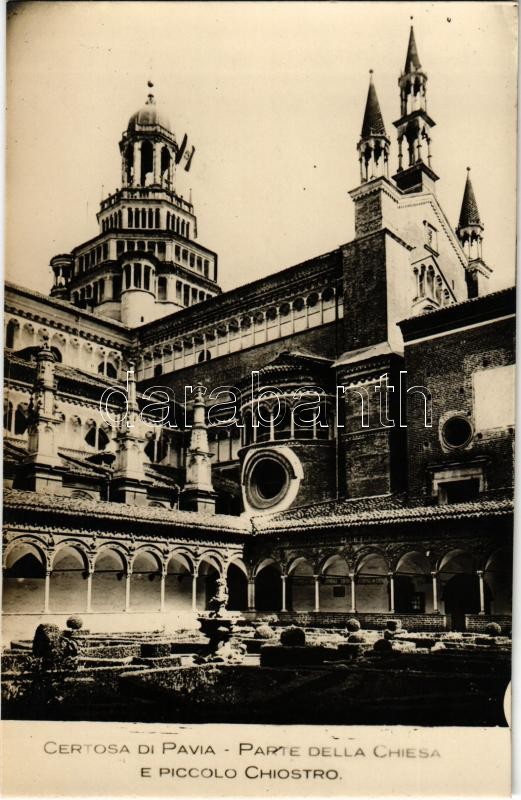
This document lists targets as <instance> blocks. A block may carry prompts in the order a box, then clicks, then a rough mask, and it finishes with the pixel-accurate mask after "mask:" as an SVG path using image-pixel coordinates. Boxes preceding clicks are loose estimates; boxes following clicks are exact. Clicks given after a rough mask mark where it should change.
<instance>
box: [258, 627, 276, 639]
mask: <svg viewBox="0 0 521 800" xmlns="http://www.w3.org/2000/svg"><path fill="white" fill-rule="evenodd" d="M274 636H275V631H274V630H273V628H270V626H269V625H259V627H258V628H256V629H255V633H254V634H253V638H254V639H273V637H274Z"/></svg>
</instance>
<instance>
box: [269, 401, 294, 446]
mask: <svg viewBox="0 0 521 800" xmlns="http://www.w3.org/2000/svg"><path fill="white" fill-rule="evenodd" d="M273 424H274V426H275V439H289V438H290V435H291V409H290V407H289V406H288V404H287V403H285V402H284V401H281V403H280V410H279V413H278V415H277V417H276V418H275V419H274V420H273Z"/></svg>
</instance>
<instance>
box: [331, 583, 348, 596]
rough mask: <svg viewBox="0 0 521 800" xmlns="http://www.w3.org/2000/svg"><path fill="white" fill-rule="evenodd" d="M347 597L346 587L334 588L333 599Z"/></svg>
mask: <svg viewBox="0 0 521 800" xmlns="http://www.w3.org/2000/svg"><path fill="white" fill-rule="evenodd" d="M345 596H346V587H345V586H333V597H345Z"/></svg>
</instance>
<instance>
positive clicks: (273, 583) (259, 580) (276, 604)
mask: <svg viewBox="0 0 521 800" xmlns="http://www.w3.org/2000/svg"><path fill="white" fill-rule="evenodd" d="M281 607H282V580H281V577H280V571H279V570H278V569H277V567H275V566H273V564H269V565H268V566H267V567H264V569H261V571H260V572H259V574H258V575H257V577H256V578H255V608H256V609H257V611H280V609H281Z"/></svg>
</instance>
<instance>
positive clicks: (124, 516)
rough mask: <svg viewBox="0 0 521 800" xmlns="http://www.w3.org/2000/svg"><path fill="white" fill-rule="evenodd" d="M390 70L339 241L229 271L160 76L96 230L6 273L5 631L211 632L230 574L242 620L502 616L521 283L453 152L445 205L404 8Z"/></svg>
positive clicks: (506, 620) (372, 109)
mask: <svg viewBox="0 0 521 800" xmlns="http://www.w3.org/2000/svg"><path fill="white" fill-rule="evenodd" d="M149 88H150V89H152V87H151V86H150V87H149ZM398 88H399V97H398V98H397V100H399V117H398V119H397V120H396V121H395V122H394V123H393V125H394V128H395V132H394V133H391V127H390V126H389V123H388V121H386V120H384V119H383V116H382V113H381V109H380V105H379V102H378V96H377V91H376V86H375V83H374V81H373V75H372V74H371V75H370V78H369V87H368V92H367V101H366V106H365V110H364V111H363V113H361V115H360V116H361V133H360V138H359V140H358V142H353V158H357V159H358V162H359V165H360V182H359V184H358V186H356V187H354V188H352V189H351V191H350V192H349V194H350V197H351V199H352V202H353V205H354V219H355V236H354V238H353V239H352V241H349V242H347V243H345V244H341V245H339V246H338V247H337V248H336V249H334V250H332V251H331V252H327V253H323V254H322V255H319V256H317V257H312V258H310V259H309V260H307V261H305V262H303V263H299V264H295V265H292V266H289V267H288V268H286V269H284V270H282V271H280V272H277V273H275V274H273V275H270V276H269V277H267V278H262V279H259V280H255V281H253V282H251V283H249V284H246V285H243V286H239V287H237V288H235V289H232V290H231V291H226V292H223V291H222V290H221V289H220V286H219V282H218V281H219V264H218V257H217V254H216V253H215V252H214V251H213V250H212V249H211V248H210V247H208V246H206V244H202V243H201V239H200V238H199V235H200V234H201V238H202V240H203V241H204V231H199V230H198V223H197V216H196V212H195V208H194V206H193V204H192V202H191V199H188V200H187V199H186V198H185V197H183V196H182V195H181V194H179V193H178V182H177V178H176V176H177V174H178V173H179V171H180V170H183V169H184V170H188V169H191V168H193V165H194V164H196V163H197V162H196V158H195V155H194V154H195V148H194V147H193V146H192V145H191V144H190V143H189V142H188V139H187V136H186V135H182V132H179V131H174V129H173V127H172V126H171V124H170V122H169V120H168V118H167V116H166V115H165V113H164V112H163V111H162V110H161V109H160V108H159V105H158V104H157V103H156V99H155V97H154V95H153V94H152V93H150V94H149V95H148V98H147V100H146V103H145V105H144V106H143V107H142V108H141V109H140V110H139V111H137V112H136V113H134V114H133V115H132V116H131V117H130V119H129V121H128V125H127V128H126V130H125V132H124V133H123V135H122V137H121V141H120V142H119V152H120V157H121V187H120V188H119V189H117V190H116V191H115V192H114V193H113V194H110V195H109V196H108V197H106V198H105V199H103V200H102V201H101V204H100V208H99V211H98V213H97V222H98V233H97V235H96V236H94V237H93V238H92V239H90V240H89V241H86V242H83V243H81V244H79V245H78V246H77V247H75V248H74V249H73V250H72V251H71V252H70V253H60V254H59V255H56V256H54V257H53V258H52V260H51V265H50V266H51V269H52V273H53V275H54V282H53V286H52V289H51V290H50V294H49V296H44V295H42V294H40V293H38V292H35V291H33V290H32V289H30V288H26V287H22V286H18V285H14V284H12V283H7V284H6V289H5V311H6V313H5V347H6V365H5V371H4V380H5V389H4V398H5V399H4V447H5V454H4V459H5V460H4V480H5V486H6V488H5V493H4V523H5V525H4V545H3V562H4V563H3V569H4V578H3V614H4V617H3V619H4V633H5V636H6V638H7V639H8V640H9V639H10V638H13V636H15V635H16V636H22V635H23V636H30V635H32V633H33V631H34V629H35V628H36V626H37V624H38V623H39V622H42V621H48V622H57V623H58V624H60V625H61V626H62V627H63V624H64V622H65V620H66V619H67V617H68V616H70V615H71V614H78V615H80V616H81V617H82V618H83V619H84V622H85V627H86V628H88V629H90V630H92V631H110V630H112V631H132V630H157V629H158V628H161V627H162V626H165V628H166V629H167V630H175V629H176V628H189V627H195V626H197V621H196V616H197V613H198V612H200V611H201V610H204V609H205V608H206V605H207V603H208V600H209V599H210V598H211V597H212V595H213V593H214V591H215V586H216V581H217V579H218V578H219V577H220V576H225V577H226V579H227V583H228V591H229V603H228V606H229V608H230V609H234V610H238V611H241V612H243V613H244V615H245V616H247V617H249V618H255V617H256V616H258V615H266V614H273V615H277V617H278V618H279V619H280V620H281V621H287V622H288V623H289V622H297V623H299V624H303V625H317V626H320V625H324V626H327V627H333V626H335V625H338V626H345V622H346V620H347V619H348V618H350V617H353V616H356V618H357V619H359V620H360V622H361V623H362V624H363V625H364V626H365V627H369V628H382V627H385V623H386V620H388V619H389V617H390V616H399V618H400V619H401V620H402V622H403V624H404V627H406V628H408V629H409V630H445V629H448V630H450V629H455V630H472V631H474V630H481V629H483V628H484V626H485V625H486V623H488V622H490V621H496V622H499V624H500V625H501V626H502V627H503V628H504V629H506V630H509V628H510V624H511V594H512V527H513V526H512V522H513V482H514V467H513V454H514V422H515V420H514V371H515V367H514V334H515V289H514V288H510V289H505V290H502V291H497V292H490V290H489V288H488V285H489V283H490V276H491V275H492V267H491V266H489V265H488V264H487V263H486V260H485V256H484V253H485V249H486V248H485V243H484V231H485V228H484V224H483V220H482V219H481V216H480V213H479V210H478V203H477V200H476V197H475V194H474V190H473V186H472V179H471V172H470V170H469V169H468V168H467V172H466V173H465V169H466V165H465V162H464V161H462V167H461V176H462V177H461V183H462V189H463V196H462V203H461V212H460V215H459V220H449V219H448V218H447V216H446V214H445V212H444V211H443V209H442V208H441V206H440V203H439V200H438V199H437V195H436V184H437V181H438V179H439V177H438V174H437V171H439V172H440V173H441V174H442V172H443V170H442V166H443V165H442V164H439V163H437V162H436V147H435V138H436V137H435V132H434V126H435V122H434V120H433V119H432V117H431V116H430V113H429V111H428V106H427V97H428V78H427V73H426V71H425V69H424V67H423V66H422V63H421V60H420V56H419V51H418V48H417V45H416V41H415V35H414V31H413V28H412V27H411V30H410V36H409V41H408V46H407V52H406V59H405V64H404V68H403V71H402V73H401V75H400V76H399V79H398ZM361 111H362V109H361ZM392 143H393V146H392ZM463 155H464V154H463V153H462V158H463ZM481 168H482V167H480V165H476V169H481ZM465 175H466V177H465ZM224 387H227V389H226V391H224Z"/></svg>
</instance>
